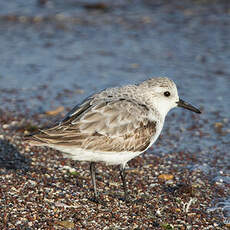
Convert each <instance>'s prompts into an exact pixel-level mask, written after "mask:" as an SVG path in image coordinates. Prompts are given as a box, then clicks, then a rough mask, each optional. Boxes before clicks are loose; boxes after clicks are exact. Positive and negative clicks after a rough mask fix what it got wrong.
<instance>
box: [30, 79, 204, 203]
mask: <svg viewBox="0 0 230 230" xmlns="http://www.w3.org/2000/svg"><path fill="white" fill-rule="evenodd" d="M175 107H182V108H184V109H187V110H190V111H193V112H195V113H201V111H200V110H199V109H198V108H196V107H194V106H193V105H191V104H189V103H187V102H185V101H184V100H182V99H180V98H179V96H178V91H177V86H176V84H175V83H174V81H173V80H171V79H169V78H167V77H154V78H150V79H147V80H145V81H143V82H141V83H139V84H134V85H126V86H122V87H115V88H107V89H105V90H103V91H101V92H98V93H95V94H93V95H92V96H89V97H88V98H86V99H85V100H84V101H83V102H82V103H81V104H79V105H76V106H75V107H74V108H73V109H72V110H71V111H70V112H69V113H67V114H66V116H64V118H63V119H62V120H61V121H60V122H59V123H57V124H54V125H52V126H51V127H50V128H46V129H41V130H39V131H38V132H37V133H35V134H32V135H31V136H30V137H29V139H27V141H29V144H30V145H32V146H33V145H35V146H48V147H51V148H53V149H56V150H59V151H61V152H63V154H64V157H67V158H70V159H73V160H76V161H86V162H90V175H91V180H92V185H93V191H94V196H93V200H94V201H95V202H99V195H98V192H97V187H96V167H95V166H96V163H97V162H104V163H106V164H107V165H118V166H120V167H119V168H120V176H121V180H122V184H123V190H124V198H123V199H124V200H125V201H128V191H127V184H126V171H125V169H126V164H127V162H129V161H130V160H131V159H133V158H135V157H137V156H139V155H140V154H142V153H143V152H145V151H146V150H147V149H148V148H149V147H151V146H152V144H153V143H154V142H155V141H156V140H157V138H158V137H159V135H160V133H161V131H162V128H163V125H164V121H165V117H166V115H167V113H168V112H169V111H170V110H171V109H173V108H175Z"/></svg>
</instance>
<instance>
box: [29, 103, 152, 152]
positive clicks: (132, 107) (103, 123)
mask: <svg viewBox="0 0 230 230" xmlns="http://www.w3.org/2000/svg"><path fill="white" fill-rule="evenodd" d="M86 104H89V103H86ZM144 110H146V111H145V112H144ZM134 114H135V116H136V115H139V116H138V118H137V119H133V115H134ZM144 114H145V116H143V115H144ZM147 115H148V109H147V108H145V107H143V105H138V104H137V103H136V104H135V102H132V101H126V100H122V99H119V100H116V101H110V102H102V103H98V104H97V105H94V106H88V105H87V106H83V108H79V111H77V112H76V113H75V114H74V115H73V116H71V117H70V118H65V119H64V120H63V121H62V122H61V123H60V124H59V125H57V126H54V127H52V128H50V129H46V130H42V131H41V132H40V133H38V134H36V135H34V136H33V140H34V144H36V142H37V144H38V145H47V144H48V145H59V146H72V147H76V148H81V149H82V150H91V151H102V152H114V151H118V152H127V151H132V152H135V151H137V152H141V151H144V150H145V149H146V148H147V147H148V146H149V145H150V142H151V137H152V136H153V135H154V134H155V132H156V122H154V121H150V120H149V119H148V116H147Z"/></svg>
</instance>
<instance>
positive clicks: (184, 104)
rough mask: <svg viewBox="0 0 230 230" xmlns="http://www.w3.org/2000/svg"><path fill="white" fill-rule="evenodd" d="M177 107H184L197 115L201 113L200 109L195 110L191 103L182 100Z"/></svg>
mask: <svg viewBox="0 0 230 230" xmlns="http://www.w3.org/2000/svg"><path fill="white" fill-rule="evenodd" d="M177 105H178V107H182V108H185V109H188V110H191V111H193V112H195V113H201V111H200V110H199V109H197V108H195V107H194V106H192V105H190V104H189V103H187V102H185V101H183V100H181V99H180V100H179V101H178V102H177Z"/></svg>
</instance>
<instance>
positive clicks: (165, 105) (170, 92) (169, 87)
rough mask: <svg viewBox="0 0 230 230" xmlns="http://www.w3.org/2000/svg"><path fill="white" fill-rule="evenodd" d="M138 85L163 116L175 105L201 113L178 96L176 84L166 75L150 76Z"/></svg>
mask: <svg viewBox="0 0 230 230" xmlns="http://www.w3.org/2000/svg"><path fill="white" fill-rule="evenodd" d="M140 87H141V88H142V89H143V90H146V92H148V95H150V97H149V100H150V103H151V104H152V105H153V107H154V108H157V109H158V112H159V113H160V114H161V115H162V116H163V117H165V116H166V115H167V113H168V112H169V110H171V109H172V108H175V107H183V108H185V109H189V110H191V111H193V112H196V113H201V112H200V110H198V109H197V108H195V107H194V106H192V105H190V104H188V103H186V102H184V101H183V100H181V99H180V98H179V96H178V92H177V87H176V84H175V83H174V82H173V81H172V80H170V79H168V78H166V77H159V78H151V79H149V80H146V81H144V82H143V83H141V84H140Z"/></svg>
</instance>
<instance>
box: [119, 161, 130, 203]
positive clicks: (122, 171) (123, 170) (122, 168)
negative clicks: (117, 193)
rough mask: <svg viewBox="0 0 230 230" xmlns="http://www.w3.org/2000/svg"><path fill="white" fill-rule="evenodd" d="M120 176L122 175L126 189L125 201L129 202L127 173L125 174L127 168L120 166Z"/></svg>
mask: <svg viewBox="0 0 230 230" xmlns="http://www.w3.org/2000/svg"><path fill="white" fill-rule="evenodd" d="M120 175H121V180H122V183H123V189H124V201H126V202H127V201H128V192H127V186H126V180H125V176H126V172H125V166H124V165H121V166H120Z"/></svg>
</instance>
